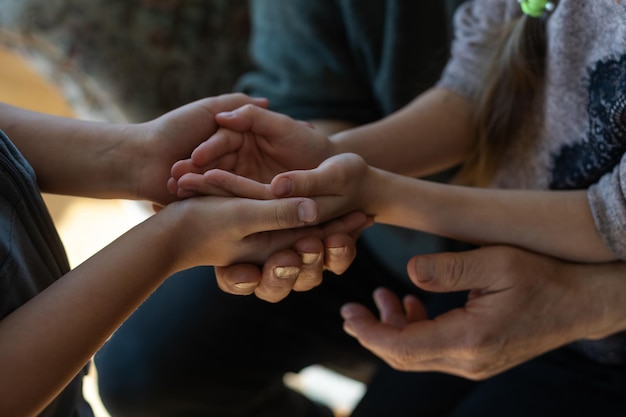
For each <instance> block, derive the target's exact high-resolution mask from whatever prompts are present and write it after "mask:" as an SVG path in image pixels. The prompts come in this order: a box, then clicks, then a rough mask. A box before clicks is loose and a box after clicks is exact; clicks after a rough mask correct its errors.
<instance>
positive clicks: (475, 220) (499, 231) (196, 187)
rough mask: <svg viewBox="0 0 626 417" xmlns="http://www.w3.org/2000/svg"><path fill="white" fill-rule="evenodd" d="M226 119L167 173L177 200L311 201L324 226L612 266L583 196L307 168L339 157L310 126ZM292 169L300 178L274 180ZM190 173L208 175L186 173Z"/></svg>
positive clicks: (347, 159)
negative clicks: (340, 224)
mask: <svg viewBox="0 0 626 417" xmlns="http://www.w3.org/2000/svg"><path fill="white" fill-rule="evenodd" d="M227 116H228V117H224V116H220V117H219V118H218V121H219V122H220V123H222V124H227V125H228V127H231V128H232V129H233V130H231V131H229V132H227V131H225V130H224V129H222V130H220V131H219V132H218V134H217V135H216V136H215V137H213V138H211V139H210V140H209V141H207V142H205V143H203V144H202V145H200V147H199V148H198V149H196V150H195V151H194V154H193V155H192V158H191V160H190V161H183V162H181V163H179V164H177V165H175V168H174V169H173V172H174V175H175V177H176V176H178V182H177V185H178V187H179V188H180V191H179V192H178V195H179V196H181V197H187V196H190V195H197V194H218V195H220V194H222V192H221V191H220V189H221V190H223V191H224V192H225V195H238V196H246V197H251V198H276V197H294V196H308V197H315V198H316V201H317V202H318V204H320V208H321V213H320V218H321V219H324V220H328V219H332V218H335V217H337V216H340V215H343V214H346V213H348V212H351V211H354V210H360V211H363V212H365V213H368V214H370V215H372V216H375V218H376V221H377V222H379V223H385V224H391V225H395V226H401V227H406V228H410V229H416V230H421V231H425V232H430V233H434V234H438V235H443V236H447V237H452V238H456V239H458V240H463V241H468V242H472V243H477V244H508V245H514V246H519V247H522V248H525V249H529V250H532V251H537V252H541V253H545V254H548V255H551V256H555V257H560V258H564V259H568V260H573V261H582V262H607V261H612V260H615V256H614V255H613V254H612V253H611V251H610V250H609V248H608V247H607V246H606V244H605V243H604V241H603V240H602V238H601V237H600V235H599V234H598V232H597V229H596V226H595V222H594V220H593V216H592V214H591V210H590V208H589V204H588V202H587V194H586V191H585V190H581V191H536V190H498V189H477V188H470V187H461V186H453V185H448V184H440V183H433V182H427V181H423V180H418V179H414V178H411V177H407V176H404V175H399V174H396V173H392V172H388V171H385V170H382V169H380V168H375V167H372V166H370V165H368V163H367V161H366V159H364V158H363V157H362V156H359V155H357V154H355V153H343V154H337V155H335V156H331V157H330V158H328V159H326V160H324V161H323V162H322V163H321V164H319V166H317V168H313V169H308V168H307V167H309V166H311V165H314V163H315V162H317V161H318V160H319V159H321V158H323V156H324V155H327V154H332V152H333V150H337V149H343V148H342V147H340V146H338V145H336V144H333V142H332V140H331V139H328V138H327V137H326V136H325V135H323V134H321V133H319V132H317V131H315V130H314V129H312V128H310V127H309V126H306V125H304V124H302V123H299V122H297V121H294V120H291V119H289V118H287V117H285V116H283V115H280V114H277V113H273V112H270V111H268V110H265V109H261V108H258V107H255V108H253V107H252V106H247V107H246V108H244V109H242V110H241V111H237V112H231V113H228V114H227ZM398 123H399V122H398ZM234 129H241V131H239V130H234ZM255 129H256V130H255ZM391 130H392V131H398V130H400V127H398V126H395V125H394V126H393V127H392V128H391ZM359 131H360V132H363V131H364V129H363V128H359ZM343 135H344V136H343V137H346V133H343ZM415 142H418V143H419V141H415ZM400 143H401V145H404V142H403V141H400ZM393 146H394V144H391V145H390V147H393ZM415 146H418V145H415ZM300 149H301V150H300ZM398 149H400V148H398ZM210 155H218V157H217V158H214V159H210V158H208V156H210ZM219 155H223V156H219ZM398 155H399V158H401V156H400V155H401V153H400V152H399V153H398ZM201 156H202V157H201ZM211 161H213V162H211ZM293 165H302V166H304V167H305V169H304V170H297V171H289V172H282V171H286V170H288V169H291V168H292V166H293ZM191 166H196V167H199V166H201V167H202V168H200V170H202V169H207V168H208V169H209V170H208V171H206V172H205V173H204V174H199V173H194V172H193V171H192V169H193V168H191ZM211 168H213V169H211ZM185 171H187V173H186V174H183V175H181V173H183V172H185ZM279 172H282V173H279ZM275 173H278V175H276V176H274V177H273V178H270V177H271V176H272V174H275ZM252 180H256V181H260V182H269V181H271V184H270V185H269V186H267V185H265V186H264V185H263V184H261V183H258V182H255V181H252ZM571 225H576V227H575V228H572V226H571Z"/></svg>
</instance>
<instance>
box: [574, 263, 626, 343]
mask: <svg viewBox="0 0 626 417" xmlns="http://www.w3.org/2000/svg"><path fill="white" fill-rule="evenodd" d="M568 265H571V266H570V269H572V270H573V271H571V272H568V271H564V273H565V274H566V275H565V276H571V277H573V278H576V279H578V281H579V282H580V283H581V287H580V288H581V291H580V293H579V294H580V296H581V303H580V304H579V306H575V307H577V308H580V309H581V310H582V311H585V316H586V317H588V321H587V322H586V323H585V324H586V325H585V326H584V327H583V332H582V334H581V338H585V339H600V338H604V337H607V336H609V335H611V334H614V333H617V332H619V331H623V330H626V304H625V303H624V299H626V280H625V279H624V276H626V264H625V263H622V262H615V263H608V264H600V265H584V266H581V265H576V264H568Z"/></svg>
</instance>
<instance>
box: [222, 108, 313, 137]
mask: <svg viewBox="0 0 626 417" xmlns="http://www.w3.org/2000/svg"><path fill="white" fill-rule="evenodd" d="M215 121H216V122H217V123H218V124H219V125H220V126H223V127H226V128H228V129H232V130H234V131H237V132H248V131H249V132H253V133H255V134H257V135H262V136H270V137H271V136H275V135H279V136H283V135H285V134H289V133H292V131H293V128H294V127H301V128H305V126H304V125H303V124H301V123H298V122H296V123H294V120H293V119H291V118H290V117H288V116H286V115H283V114H280V113H276V112H272V111H270V110H267V109H264V108H261V107H259V106H255V105H250V104H249V105H244V106H242V107H240V108H238V109H236V110H233V111H229V112H223V113H219V114H217V115H216V116H215Z"/></svg>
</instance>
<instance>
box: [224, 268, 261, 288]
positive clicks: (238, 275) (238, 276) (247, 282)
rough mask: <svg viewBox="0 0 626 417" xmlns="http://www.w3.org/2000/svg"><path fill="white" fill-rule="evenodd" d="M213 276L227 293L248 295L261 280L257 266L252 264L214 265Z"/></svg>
mask: <svg viewBox="0 0 626 417" xmlns="http://www.w3.org/2000/svg"><path fill="white" fill-rule="evenodd" d="M215 276H216V279H217V285H218V287H219V288H220V289H221V290H222V291H224V292H226V293H229V294H234V295H250V294H253V293H254V289H255V288H256V287H257V286H258V285H259V282H261V271H260V270H259V267H258V266H256V265H252V264H237V265H231V266H216V267H215Z"/></svg>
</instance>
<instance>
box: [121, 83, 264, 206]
mask: <svg viewBox="0 0 626 417" xmlns="http://www.w3.org/2000/svg"><path fill="white" fill-rule="evenodd" d="M249 103H252V104H254V105H256V106H266V105H267V100H265V99H258V98H250V97H248V96H245V95H243V94H225V95H221V96H217V97H211V98H206V99H203V100H198V101H196V102H193V103H190V104H187V105H185V106H182V107H180V108H178V109H176V110H173V111H171V112H169V113H166V114H165V115H163V116H161V117H159V118H157V119H155V120H153V121H150V122H147V123H142V124H137V125H130V126H129V127H128V128H127V129H126V131H127V133H128V134H129V135H130V136H129V137H130V138H132V140H135V142H136V145H135V147H134V148H133V149H135V150H136V151H134V152H135V153H136V155H134V159H135V160H136V168H137V169H135V170H134V171H133V174H134V175H133V177H132V181H131V182H132V184H134V188H135V194H136V196H135V198H141V199H146V200H149V201H153V202H156V203H159V204H167V203H169V202H171V201H174V200H175V197H174V196H173V195H172V194H171V193H169V192H168V190H167V187H166V184H167V182H168V179H169V178H170V175H171V169H172V165H173V164H174V163H175V162H177V161H179V160H181V159H184V158H188V157H189V155H191V152H192V151H193V150H194V149H195V148H196V147H197V146H198V145H199V144H201V143H202V142H203V141H205V140H206V139H208V138H209V137H211V135H213V134H214V133H215V132H217V130H218V128H219V126H218V125H217V123H216V122H215V115H216V114H218V113H220V112H224V111H230V110H234V109H236V108H238V107H241V106H243V105H245V104H249Z"/></svg>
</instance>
